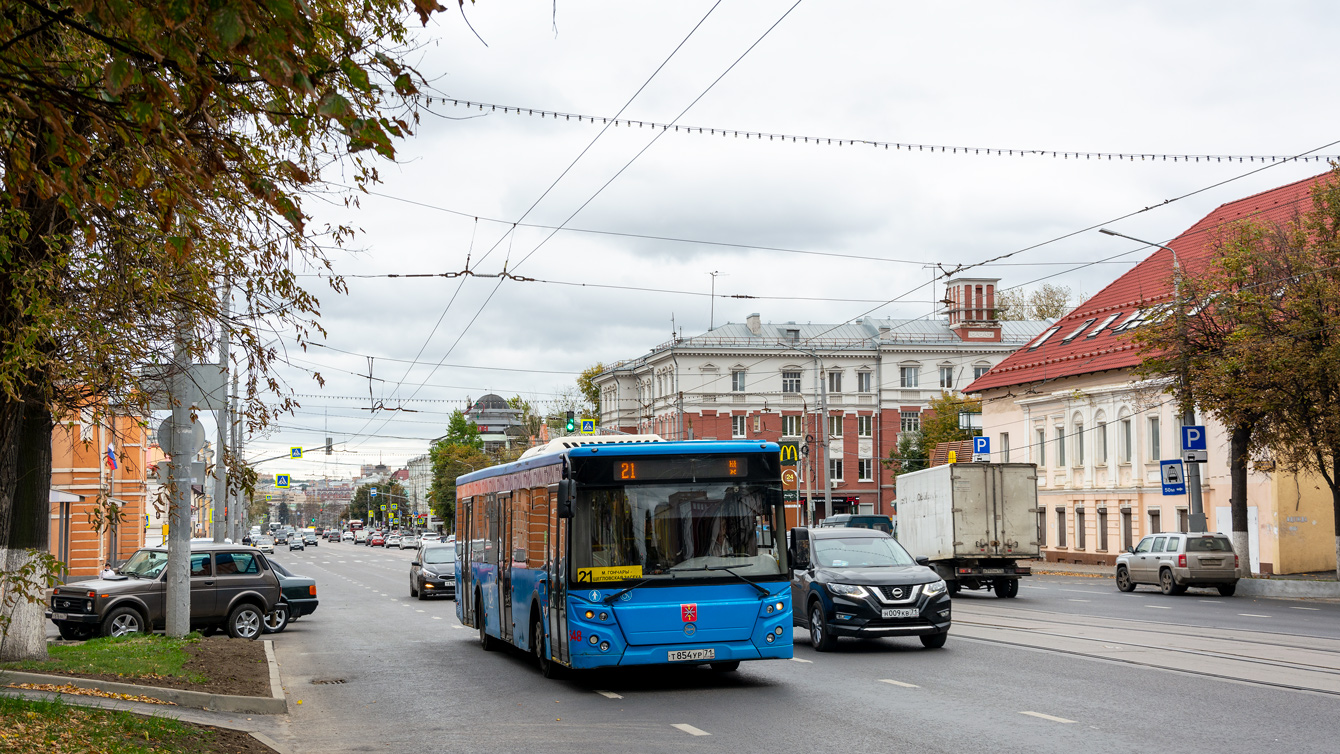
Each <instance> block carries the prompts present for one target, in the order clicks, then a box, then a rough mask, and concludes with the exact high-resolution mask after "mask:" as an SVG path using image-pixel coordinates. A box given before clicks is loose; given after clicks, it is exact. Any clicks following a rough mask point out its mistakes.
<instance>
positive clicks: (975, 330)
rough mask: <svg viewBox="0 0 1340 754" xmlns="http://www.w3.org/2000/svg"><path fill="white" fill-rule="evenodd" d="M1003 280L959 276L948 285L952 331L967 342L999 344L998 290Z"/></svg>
mask: <svg viewBox="0 0 1340 754" xmlns="http://www.w3.org/2000/svg"><path fill="white" fill-rule="evenodd" d="M999 283H1000V278H968V277H956V278H952V279H950V280H949V281H948V282H946V283H945V299H944V302H943V303H944V304H945V313H946V314H947V315H948V316H949V329H950V330H953V331H954V334H955V335H957V336H958V337H959V340H964V341H979V342H986V343H999V342H1000V321H999V320H997V319H996V287H997V286H998V285H999Z"/></svg>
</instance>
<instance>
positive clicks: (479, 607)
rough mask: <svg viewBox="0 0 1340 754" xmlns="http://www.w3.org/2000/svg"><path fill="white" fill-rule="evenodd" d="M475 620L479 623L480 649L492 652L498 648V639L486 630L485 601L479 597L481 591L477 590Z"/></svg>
mask: <svg viewBox="0 0 1340 754" xmlns="http://www.w3.org/2000/svg"><path fill="white" fill-rule="evenodd" d="M475 621H476V622H477V623H479V647H480V649H483V650H484V651H485V652H492V651H493V650H494V649H496V648H497V645H496V643H495V642H496V640H495V639H494V638H493V637H492V636H489V635H488V632H487V631H485V630H484V602H483V600H481V599H480V598H479V592H475Z"/></svg>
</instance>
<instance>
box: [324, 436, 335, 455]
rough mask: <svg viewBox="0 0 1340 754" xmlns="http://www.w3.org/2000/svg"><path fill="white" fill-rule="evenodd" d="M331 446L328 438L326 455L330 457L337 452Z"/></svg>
mask: <svg viewBox="0 0 1340 754" xmlns="http://www.w3.org/2000/svg"><path fill="white" fill-rule="evenodd" d="M330 445H331V442H330V438H329V437H327V438H326V455H330V454H332V453H334V452H335V450H334V449H333V448H331V447H330Z"/></svg>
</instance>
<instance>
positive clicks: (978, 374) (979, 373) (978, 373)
mask: <svg viewBox="0 0 1340 754" xmlns="http://www.w3.org/2000/svg"><path fill="white" fill-rule="evenodd" d="M989 371H991V367H989V366H984V367H973V368H972V378H973V379H974V380H980V379H982V378H983V377H985V376H986V373H987V372H989Z"/></svg>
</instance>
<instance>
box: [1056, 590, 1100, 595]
mask: <svg viewBox="0 0 1340 754" xmlns="http://www.w3.org/2000/svg"><path fill="white" fill-rule="evenodd" d="M1057 591H1058V592H1071V593H1073V594H1107V592H1099V591H1097V590H1094V589H1058V590H1057Z"/></svg>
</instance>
